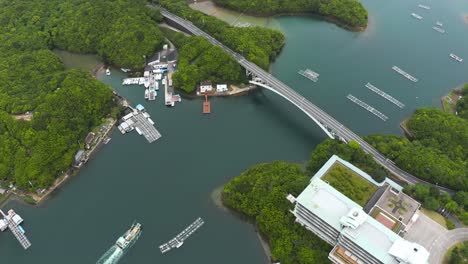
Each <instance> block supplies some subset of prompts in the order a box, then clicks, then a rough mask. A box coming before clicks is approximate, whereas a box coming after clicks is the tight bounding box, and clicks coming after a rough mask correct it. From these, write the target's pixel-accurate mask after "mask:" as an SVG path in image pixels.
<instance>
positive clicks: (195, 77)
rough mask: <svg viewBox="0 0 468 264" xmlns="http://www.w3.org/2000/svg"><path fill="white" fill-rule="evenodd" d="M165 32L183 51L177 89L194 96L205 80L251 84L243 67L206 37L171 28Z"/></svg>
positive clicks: (180, 55) (177, 77)
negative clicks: (248, 82) (191, 35)
mask: <svg viewBox="0 0 468 264" xmlns="http://www.w3.org/2000/svg"><path fill="white" fill-rule="evenodd" d="M161 29H162V30H163V32H164V34H165V35H166V37H167V38H168V39H169V40H170V41H171V42H172V43H174V45H175V46H176V47H177V48H178V50H179V58H178V60H179V62H178V65H177V71H176V72H175V73H174V75H173V77H172V78H173V80H174V86H175V87H177V88H180V89H182V90H184V91H185V92H188V93H190V92H193V91H194V90H195V88H196V86H197V84H198V83H200V82H201V81H211V82H214V83H228V84H231V83H236V84H237V83H246V82H247V80H246V77H245V73H244V70H243V69H242V68H241V66H240V65H239V64H238V63H237V62H236V61H235V60H234V59H233V58H232V57H231V56H230V55H229V54H227V53H226V52H225V51H224V50H222V49H221V48H220V47H217V46H213V45H212V44H211V43H210V42H208V40H206V39H204V38H202V37H186V36H185V35H184V34H182V33H179V32H175V31H172V30H170V29H168V28H161Z"/></svg>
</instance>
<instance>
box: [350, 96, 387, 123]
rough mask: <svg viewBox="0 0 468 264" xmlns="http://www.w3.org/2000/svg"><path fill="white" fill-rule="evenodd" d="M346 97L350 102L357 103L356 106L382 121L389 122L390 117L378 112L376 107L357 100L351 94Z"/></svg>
mask: <svg viewBox="0 0 468 264" xmlns="http://www.w3.org/2000/svg"><path fill="white" fill-rule="evenodd" d="M346 97H347V98H348V99H349V100H351V101H352V102H353V103H355V104H357V105H359V106H360V107H362V108H364V109H366V110H367V111H369V112H371V113H372V114H374V115H375V116H377V117H378V118H380V119H382V120H383V121H387V119H388V117H387V116H386V115H384V114H382V113H381V112H380V111H378V110H377V109H375V108H374V107H372V106H370V105H368V104H366V103H364V102H363V101H361V100H359V99H357V98H356V97H354V96H352V95H351V94H348V96H346Z"/></svg>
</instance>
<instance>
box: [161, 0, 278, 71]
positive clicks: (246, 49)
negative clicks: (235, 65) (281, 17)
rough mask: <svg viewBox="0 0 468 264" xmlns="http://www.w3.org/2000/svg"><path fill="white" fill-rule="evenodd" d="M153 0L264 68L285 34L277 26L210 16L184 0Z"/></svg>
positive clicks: (275, 53) (274, 54)
mask: <svg viewBox="0 0 468 264" xmlns="http://www.w3.org/2000/svg"><path fill="white" fill-rule="evenodd" d="M155 1H156V2H160V4H161V5H162V6H164V7H166V8H167V9H168V10H169V11H171V12H173V13H175V14H177V15H178V16H180V17H183V18H185V19H189V20H190V21H192V22H193V24H194V25H196V26H197V27H199V28H200V29H202V30H204V31H206V32H207V33H210V34H211V35H212V36H213V37H214V38H216V39H218V40H219V41H221V42H222V43H223V44H225V45H226V46H228V47H230V48H231V49H233V50H235V51H237V52H239V53H240V54H242V55H243V56H245V57H246V58H247V59H249V60H250V61H252V62H254V63H255V64H257V65H258V66H259V67H262V68H263V69H268V66H269V65H270V61H271V60H273V59H274V58H275V57H276V56H277V55H278V54H279V52H280V51H281V48H282V46H283V44H284V35H283V34H282V33H281V32H279V31H278V30H273V29H269V28H264V27H248V28H238V27H233V26H230V25H229V24H228V23H226V22H224V21H221V20H219V19H217V18H215V17H213V16H208V15H205V14H203V13H202V12H199V11H196V10H193V9H192V8H190V7H189V6H188V4H187V2H186V1H185V0H160V1H159V0H155Z"/></svg>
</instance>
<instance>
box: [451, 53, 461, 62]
mask: <svg viewBox="0 0 468 264" xmlns="http://www.w3.org/2000/svg"><path fill="white" fill-rule="evenodd" d="M449 56H450V57H451V58H452V59H454V60H456V61H458V62H462V61H463V59H462V58H460V57H458V56H457V55H455V54H453V53H450V55H449Z"/></svg>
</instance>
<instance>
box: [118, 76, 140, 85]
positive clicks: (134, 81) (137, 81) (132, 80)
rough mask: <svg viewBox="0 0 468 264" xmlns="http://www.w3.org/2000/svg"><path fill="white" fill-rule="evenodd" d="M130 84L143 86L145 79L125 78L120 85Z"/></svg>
mask: <svg viewBox="0 0 468 264" xmlns="http://www.w3.org/2000/svg"><path fill="white" fill-rule="evenodd" d="M131 84H136V85H143V84H145V78H144V77H137V78H125V79H123V82H122V85H131Z"/></svg>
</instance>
